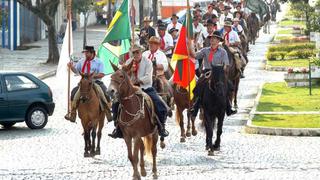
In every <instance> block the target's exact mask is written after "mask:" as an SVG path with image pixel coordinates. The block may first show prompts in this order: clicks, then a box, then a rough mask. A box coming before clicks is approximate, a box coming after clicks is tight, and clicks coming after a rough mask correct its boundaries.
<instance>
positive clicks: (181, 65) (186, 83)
mask: <svg viewBox="0 0 320 180" xmlns="http://www.w3.org/2000/svg"><path fill="white" fill-rule="evenodd" d="M187 3H188V10H187V14H186V19H185V21H184V22H183V26H182V28H181V30H180V34H179V38H178V42H177V45H176V48H175V50H174V53H173V56H172V63H171V65H172V66H173V68H175V71H174V75H173V82H174V83H175V84H178V85H179V86H181V87H183V88H186V89H187V90H188V91H189V94H190V99H192V98H193V93H192V91H193V89H194V88H195V86H196V79H195V61H194V59H191V58H190V56H189V52H188V46H187V42H188V41H191V40H192V36H193V29H192V17H191V12H190V5H189V1H187Z"/></svg>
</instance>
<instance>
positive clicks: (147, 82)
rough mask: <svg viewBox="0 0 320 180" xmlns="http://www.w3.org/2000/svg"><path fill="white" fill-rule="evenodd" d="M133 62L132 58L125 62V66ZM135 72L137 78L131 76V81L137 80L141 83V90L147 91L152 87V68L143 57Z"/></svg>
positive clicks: (148, 61)
mask: <svg viewBox="0 0 320 180" xmlns="http://www.w3.org/2000/svg"><path fill="white" fill-rule="evenodd" d="M132 61H133V58H131V59H129V60H127V61H126V64H130V63H131V62H132ZM138 67H139V68H138V70H137V77H135V75H132V76H131V80H134V79H135V78H137V79H138V80H140V81H142V83H143V84H140V87H141V88H143V89H148V88H150V87H152V73H153V66H152V62H151V61H150V60H148V59H146V58H145V57H142V59H141V61H140V63H139V66H138Z"/></svg>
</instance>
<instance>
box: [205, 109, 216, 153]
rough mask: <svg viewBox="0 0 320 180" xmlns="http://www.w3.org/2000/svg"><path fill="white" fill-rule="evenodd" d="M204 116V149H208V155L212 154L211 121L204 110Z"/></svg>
mask: <svg viewBox="0 0 320 180" xmlns="http://www.w3.org/2000/svg"><path fill="white" fill-rule="evenodd" d="M204 118H205V128H206V149H207V150H209V151H208V156H213V155H214V154H213V149H212V136H213V122H212V119H211V118H210V115H209V114H208V113H207V112H204Z"/></svg>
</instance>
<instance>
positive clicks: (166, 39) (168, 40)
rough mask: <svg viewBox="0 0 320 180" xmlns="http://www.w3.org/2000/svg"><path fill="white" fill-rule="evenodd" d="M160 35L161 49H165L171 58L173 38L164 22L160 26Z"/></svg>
mask: <svg viewBox="0 0 320 180" xmlns="http://www.w3.org/2000/svg"><path fill="white" fill-rule="evenodd" d="M158 37H159V38H160V47H159V48H160V50H161V51H163V52H164V54H165V55H166V56H167V57H169V58H171V56H172V50H173V38H172V36H171V35H170V34H169V33H168V32H167V31H166V27H165V25H163V24H161V25H160V26H159V27H158Z"/></svg>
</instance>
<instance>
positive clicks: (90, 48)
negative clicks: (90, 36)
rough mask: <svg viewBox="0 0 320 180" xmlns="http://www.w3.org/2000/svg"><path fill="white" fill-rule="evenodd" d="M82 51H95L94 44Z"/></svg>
mask: <svg viewBox="0 0 320 180" xmlns="http://www.w3.org/2000/svg"><path fill="white" fill-rule="evenodd" d="M82 52H95V51H94V47H93V46H85V47H84V49H83V50H82Z"/></svg>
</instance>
